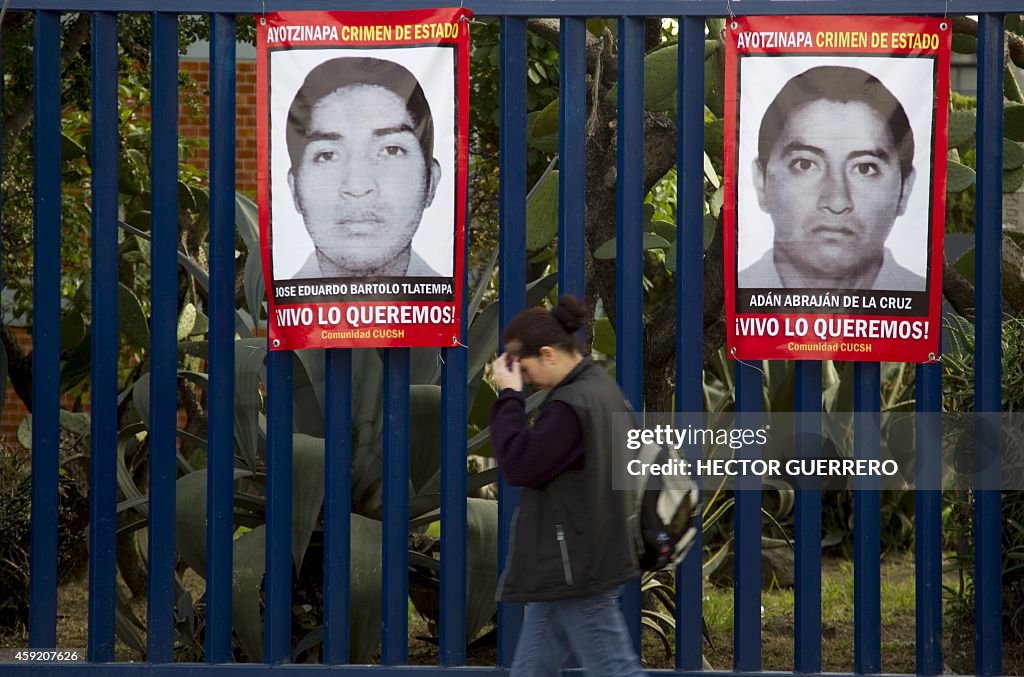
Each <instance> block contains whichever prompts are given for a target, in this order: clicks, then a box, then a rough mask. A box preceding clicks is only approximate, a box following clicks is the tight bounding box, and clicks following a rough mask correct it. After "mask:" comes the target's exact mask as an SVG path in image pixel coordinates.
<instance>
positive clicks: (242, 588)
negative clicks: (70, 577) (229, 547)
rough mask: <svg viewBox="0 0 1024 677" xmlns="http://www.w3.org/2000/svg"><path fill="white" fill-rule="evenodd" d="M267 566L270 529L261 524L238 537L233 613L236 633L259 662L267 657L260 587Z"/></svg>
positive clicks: (233, 560) (234, 554)
mask: <svg viewBox="0 0 1024 677" xmlns="http://www.w3.org/2000/svg"><path fill="white" fill-rule="evenodd" d="M204 531H205V529H204ZM265 568H266V528H265V526H264V525H260V526H258V527H256V528H255V529H251V530H249V531H247V532H245V533H244V534H242V535H241V536H239V537H238V538H236V539H235V542H234V553H233V558H232V569H233V572H232V577H231V590H232V595H231V616H232V619H233V621H234V626H235V633H236V634H237V635H238V643H239V644H241V645H242V651H244V652H245V653H246V655H247V656H249V658H251V659H252V660H253V661H256V662H260V661H262V660H263V614H261V613H260V587H261V586H262V584H263V573H264V570H265Z"/></svg>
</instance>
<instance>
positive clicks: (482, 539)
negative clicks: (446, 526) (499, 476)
mask: <svg viewBox="0 0 1024 677" xmlns="http://www.w3.org/2000/svg"><path fill="white" fill-rule="evenodd" d="M497 551H498V502H497V501H492V500H488V499H482V498H468V499H466V638H467V639H472V638H473V637H476V635H477V633H478V632H480V630H481V629H482V628H483V627H484V626H485V625H487V623H489V622H490V620H491V619H492V618H493V617H494V614H495V610H496V608H497V606H496V603H495V601H494V593H495V588H496V582H497V580H498V560H497V558H496V557H495V556H494V553H496V552H497Z"/></svg>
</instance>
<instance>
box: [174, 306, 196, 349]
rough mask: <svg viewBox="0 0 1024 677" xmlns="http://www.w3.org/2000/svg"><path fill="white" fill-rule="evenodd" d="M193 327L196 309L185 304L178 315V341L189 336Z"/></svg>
mask: <svg viewBox="0 0 1024 677" xmlns="http://www.w3.org/2000/svg"><path fill="white" fill-rule="evenodd" d="M195 326H196V307H195V306H194V305H193V304H191V303H186V304H185V306H184V307H183V308H182V309H181V313H180V314H179V315H178V340H179V341H184V340H185V339H187V338H188V337H189V336H191V335H192V330H193V329H194V328H195Z"/></svg>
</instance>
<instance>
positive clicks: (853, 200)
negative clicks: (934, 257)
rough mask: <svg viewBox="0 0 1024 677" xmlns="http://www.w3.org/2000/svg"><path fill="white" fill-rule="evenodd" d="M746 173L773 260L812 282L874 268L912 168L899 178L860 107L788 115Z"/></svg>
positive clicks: (816, 106) (871, 117)
mask: <svg viewBox="0 0 1024 677" xmlns="http://www.w3.org/2000/svg"><path fill="white" fill-rule="evenodd" d="M753 171H754V185H755V188H756V191H757V199H758V203H759V204H760V207H761V209H762V210H764V211H765V212H766V213H767V214H769V215H770V216H771V218H772V221H773V223H774V225H775V248H776V256H777V257H778V256H779V255H781V256H782V257H783V258H784V259H785V260H786V261H788V262H789V263H790V264H791V265H793V266H794V267H795V268H796V269H797V270H800V271H804V272H805V274H806V275H808V276H811V277H813V276H824V277H842V276H845V275H856V274H858V273H859V272H860V271H863V270H864V269H865V268H870V267H871V266H872V265H874V264H876V263H879V262H881V260H882V256H883V249H884V245H885V240H886V238H887V237H888V236H889V232H890V231H891V230H892V227H893V223H894V222H895V220H896V218H897V217H898V216H901V215H902V214H903V212H904V211H905V210H906V206H907V199H908V196H909V194H910V191H911V188H912V187H913V181H914V172H913V169H910V170H909V172H908V174H907V176H902V175H901V171H900V158H899V153H898V150H897V148H896V143H895V141H894V139H893V135H892V132H891V130H890V129H889V126H888V125H887V124H886V121H885V120H883V118H882V117H881V116H880V115H879V114H878V113H877V112H876V111H875V110H874V109H873V108H872V107H871V106H869V105H868V104H866V103H864V102H862V101H848V102H838V101H829V100H824V99H820V100H816V101H811V102H809V103H805V104H803V105H801V106H799V107H797V108H795V109H793V110H792V111H791V113H790V115H789V116H788V118H787V120H786V122H785V124H784V125H783V127H782V131H781V133H780V134H779V136H778V138H777V139H776V140H775V142H774V144H773V145H772V148H771V152H770V153H769V155H768V157H767V160H766V161H765V162H764V164H763V166H762V162H761V161H760V160H755V161H754V168H753Z"/></svg>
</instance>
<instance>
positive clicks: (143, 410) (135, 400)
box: [132, 372, 149, 428]
mask: <svg viewBox="0 0 1024 677" xmlns="http://www.w3.org/2000/svg"><path fill="white" fill-rule="evenodd" d="M132 405H133V406H134V407H135V413H136V414H138V416H139V418H140V419H142V423H143V424H144V425H145V426H146V427H147V428H149V372H146V373H145V374H142V375H141V376H139V378H138V380H136V381H135V386H134V387H133V388H132Z"/></svg>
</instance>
